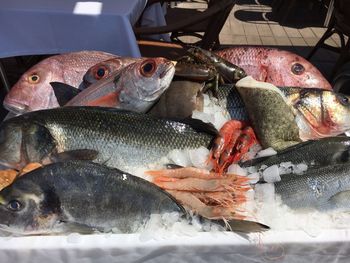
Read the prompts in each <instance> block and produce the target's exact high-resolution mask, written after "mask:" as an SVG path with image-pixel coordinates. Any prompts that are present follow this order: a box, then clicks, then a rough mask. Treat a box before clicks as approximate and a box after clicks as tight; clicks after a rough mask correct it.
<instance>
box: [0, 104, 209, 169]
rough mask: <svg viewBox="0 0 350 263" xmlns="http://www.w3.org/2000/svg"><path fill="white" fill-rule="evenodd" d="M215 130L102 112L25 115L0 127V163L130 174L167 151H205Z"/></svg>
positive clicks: (88, 109) (65, 110)
mask: <svg viewBox="0 0 350 263" xmlns="http://www.w3.org/2000/svg"><path fill="white" fill-rule="evenodd" d="M215 135H216V130H213V128H212V127H211V126H208V125H207V124H205V123H203V122H201V121H198V120H191V123H189V124H186V123H182V122H176V121H172V120H168V119H157V118H155V117H152V116H150V115H145V114H139V113H132V112H128V111H123V110H118V109H113V108H102V107H61V108H55V109H49V110H41V111H34V112H29V113H26V114H24V115H21V116H17V117H14V118H12V119H9V120H6V121H5V122H3V123H2V124H1V125H0V164H3V165H5V166H7V167H10V168H15V169H17V170H20V169H21V168H23V167H24V166H25V165H26V164H28V163H32V162H39V163H44V162H47V161H52V160H61V159H88V160H94V161H95V162H97V163H103V164H106V165H108V166H111V167H116V168H118V169H121V170H123V171H126V172H133V170H132V167H139V166H147V165H148V164H151V163H155V162H158V161H159V160H160V158H162V157H164V156H166V155H167V154H168V153H169V152H170V151H171V150H173V149H180V150H181V149H188V148H199V147H201V146H203V147H209V145H210V143H211V141H212V139H213V138H214V136H215Z"/></svg>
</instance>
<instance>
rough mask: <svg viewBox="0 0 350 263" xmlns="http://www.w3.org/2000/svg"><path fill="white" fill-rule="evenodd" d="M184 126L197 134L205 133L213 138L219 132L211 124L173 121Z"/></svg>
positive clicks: (196, 121) (187, 119) (195, 120)
mask: <svg viewBox="0 0 350 263" xmlns="http://www.w3.org/2000/svg"><path fill="white" fill-rule="evenodd" d="M175 121H178V122H182V123H184V124H187V125H190V126H191V127H192V128H193V129H194V130H195V131H197V132H205V133H208V134H210V135H213V136H217V135H218V134H219V131H218V130H217V129H216V128H215V127H214V125H213V124H211V123H206V122H203V121H201V120H198V119H192V118H185V119H182V120H175Z"/></svg>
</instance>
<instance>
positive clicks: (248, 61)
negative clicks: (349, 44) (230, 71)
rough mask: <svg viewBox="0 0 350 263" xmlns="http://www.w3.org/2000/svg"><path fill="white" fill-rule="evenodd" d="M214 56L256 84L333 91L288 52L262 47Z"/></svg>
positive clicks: (235, 49) (317, 73)
mask: <svg viewBox="0 0 350 263" xmlns="http://www.w3.org/2000/svg"><path fill="white" fill-rule="evenodd" d="M215 53H216V54H217V55H219V56H220V57H222V58H224V59H226V60H228V61H229V62H231V63H233V64H235V65H237V66H239V67H241V68H243V69H244V70H245V72H246V73H247V75H251V76H252V77H253V78H254V79H256V80H258V81H264V82H269V83H272V84H274V85H276V86H295V87H305V88H322V89H328V90H331V89H332V86H331V85H330V84H329V82H328V81H327V80H326V79H325V77H323V75H322V74H321V72H320V71H319V70H318V69H317V68H316V67H315V66H313V65H312V64H311V63H310V62H309V61H307V60H306V59H304V58H302V57H301V56H298V55H296V54H294V53H292V52H289V51H285V50H279V49H273V48H264V47H233V48H228V49H223V50H220V51H217V52H215Z"/></svg>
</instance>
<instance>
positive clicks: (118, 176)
mask: <svg viewBox="0 0 350 263" xmlns="http://www.w3.org/2000/svg"><path fill="white" fill-rule="evenodd" d="M13 200H15V201H13ZM11 201H12V202H11ZM16 201H17V202H19V206H20V209H19V211H17V210H16V209H11V204H12V208H13V207H14V205H15V204H14V203H15V202H16ZM0 203H1V204H0V229H1V228H2V227H4V226H5V230H8V231H11V230H12V231H13V232H15V233H17V234H51V233H56V234H57V233H67V232H80V231H86V230H88V229H91V232H92V231H93V230H94V229H95V230H99V231H103V232H109V231H111V230H112V229H113V230H114V229H115V228H117V229H118V231H120V232H122V233H130V232H135V231H136V230H137V227H135V225H136V226H137V223H139V224H141V223H143V222H144V221H146V220H147V219H148V218H149V217H150V215H151V214H162V213H166V212H178V213H180V214H184V213H185V211H184V209H183V207H182V206H181V205H179V204H178V203H177V202H176V201H175V199H174V198H172V197H171V196H170V195H169V194H167V193H166V192H164V191H163V190H161V189H160V188H158V187H157V186H156V185H154V184H152V183H149V182H148V181H145V180H143V179H141V178H139V177H135V176H133V175H130V174H127V173H125V172H122V171H120V170H118V169H113V168H108V167H106V166H104V165H100V164H96V163H92V162H87V161H68V162H64V163H55V164H51V165H47V166H45V167H43V168H39V169H36V170H34V171H32V172H30V173H28V174H26V175H25V176H23V177H20V178H18V179H17V180H16V181H15V182H14V183H13V184H12V185H10V186H8V187H6V188H5V189H3V190H2V191H1V192H0ZM6 226H7V227H6Z"/></svg>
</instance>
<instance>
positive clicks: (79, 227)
mask: <svg viewBox="0 0 350 263" xmlns="http://www.w3.org/2000/svg"><path fill="white" fill-rule="evenodd" d="M59 224H60V225H61V227H62V230H63V231H64V232H67V233H79V234H93V233H95V232H96V231H98V229H96V228H94V227H91V226H88V225H85V224H82V223H77V222H71V221H65V220H61V221H60V222H59Z"/></svg>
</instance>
